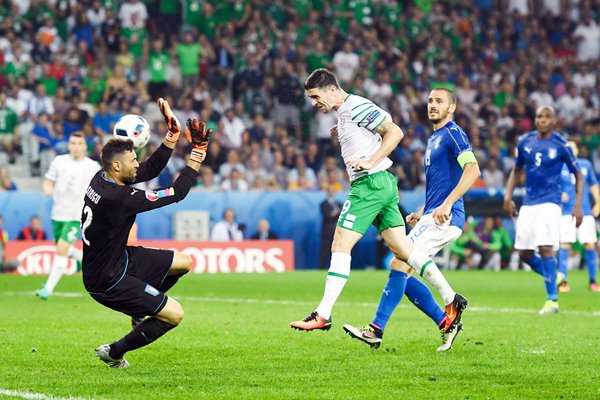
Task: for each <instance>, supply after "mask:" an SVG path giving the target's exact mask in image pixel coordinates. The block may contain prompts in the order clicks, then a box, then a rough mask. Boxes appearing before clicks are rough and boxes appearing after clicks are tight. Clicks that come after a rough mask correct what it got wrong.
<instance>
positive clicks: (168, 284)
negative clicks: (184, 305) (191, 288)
mask: <svg viewBox="0 0 600 400" xmlns="http://www.w3.org/2000/svg"><path fill="white" fill-rule="evenodd" d="M185 274H187V272H184V273H183V274H179V275H170V276H167V277H166V278H165V279H164V280H163V282H162V283H161V284H160V286H159V287H158V290H160V291H161V292H163V293H166V292H167V290H169V289H171V288H172V287H173V286H175V284H176V283H177V281H178V280H179V278H181V277H182V276H184V275H185Z"/></svg>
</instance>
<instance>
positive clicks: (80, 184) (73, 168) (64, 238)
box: [35, 132, 100, 300]
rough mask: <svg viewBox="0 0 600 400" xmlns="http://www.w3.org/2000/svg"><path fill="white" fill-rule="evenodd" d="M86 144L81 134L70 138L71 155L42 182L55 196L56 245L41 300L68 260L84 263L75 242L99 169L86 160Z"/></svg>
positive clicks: (62, 158)
mask: <svg viewBox="0 0 600 400" xmlns="http://www.w3.org/2000/svg"><path fill="white" fill-rule="evenodd" d="M86 152H87V144H86V142H85V138H84V136H83V134H82V133H80V132H74V133H73V134H71V137H70V138H69V154H64V155H60V156H57V157H55V158H54V160H52V163H51V164H50V168H48V172H47V173H46V179H45V180H44V183H43V188H44V193H46V194H47V195H48V196H52V199H53V200H54V204H53V206H52V214H51V218H52V228H53V231H54V241H55V242H56V255H55V256H54V260H53V261H52V267H51V269H50V274H49V275H48V280H47V281H46V283H45V284H44V286H43V287H42V288H40V289H38V290H36V291H35V294H36V295H37V296H38V297H39V298H40V299H42V300H47V299H48V297H50V295H52V292H53V291H54V288H55V287H56V285H57V284H58V281H59V280H60V278H61V277H62V275H63V273H64V271H65V269H66V268H67V264H68V262H69V257H70V258H73V259H75V260H76V261H77V262H81V256H82V253H81V250H78V249H76V248H75V247H74V246H73V243H75V241H76V240H77V239H78V238H79V234H80V232H81V227H80V224H81V223H80V218H81V210H82V209H83V198H84V196H85V191H86V189H87V187H88V185H89V183H90V180H91V179H92V177H93V176H94V175H95V174H96V172H98V170H99V169H100V166H99V165H98V163H97V162H95V161H94V160H92V159H90V158H88V157H86Z"/></svg>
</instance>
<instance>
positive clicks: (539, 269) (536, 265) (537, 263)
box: [522, 254, 546, 277]
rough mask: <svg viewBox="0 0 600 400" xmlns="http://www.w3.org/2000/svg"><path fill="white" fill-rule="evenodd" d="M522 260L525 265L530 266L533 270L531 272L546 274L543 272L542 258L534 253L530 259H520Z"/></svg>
mask: <svg viewBox="0 0 600 400" xmlns="http://www.w3.org/2000/svg"><path fill="white" fill-rule="evenodd" d="M522 261H523V262H525V263H527V265H529V266H530V267H531V269H532V270H533V272H535V273H537V274H540V275H541V276H544V277H545V276H546V275H545V274H544V264H543V261H542V258H541V257H540V256H538V255H536V254H534V255H533V256H532V257H531V259H529V260H528V261H526V260H522Z"/></svg>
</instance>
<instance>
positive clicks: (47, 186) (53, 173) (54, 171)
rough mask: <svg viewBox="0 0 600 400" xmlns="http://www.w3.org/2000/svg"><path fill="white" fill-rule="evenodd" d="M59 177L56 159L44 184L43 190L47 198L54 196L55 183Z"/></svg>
mask: <svg viewBox="0 0 600 400" xmlns="http://www.w3.org/2000/svg"><path fill="white" fill-rule="evenodd" d="M57 177H58V166H57V165H56V159H54V160H52V162H51V163H50V167H49V168H48V172H46V175H45V177H44V178H45V179H44V182H43V183H42V190H43V191H44V194H46V196H52V194H53V193H54V182H56V178H57Z"/></svg>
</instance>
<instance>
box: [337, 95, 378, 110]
mask: <svg viewBox="0 0 600 400" xmlns="http://www.w3.org/2000/svg"><path fill="white" fill-rule="evenodd" d="M346 98H347V97H346ZM344 101H345V100H344ZM367 104H373V103H371V102H370V101H367V102H365V103H361V104H359V105H357V106H354V107H352V108H351V109H350V111H354V110H356V109H357V108H358V107H362V106H366V105H367Z"/></svg>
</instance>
